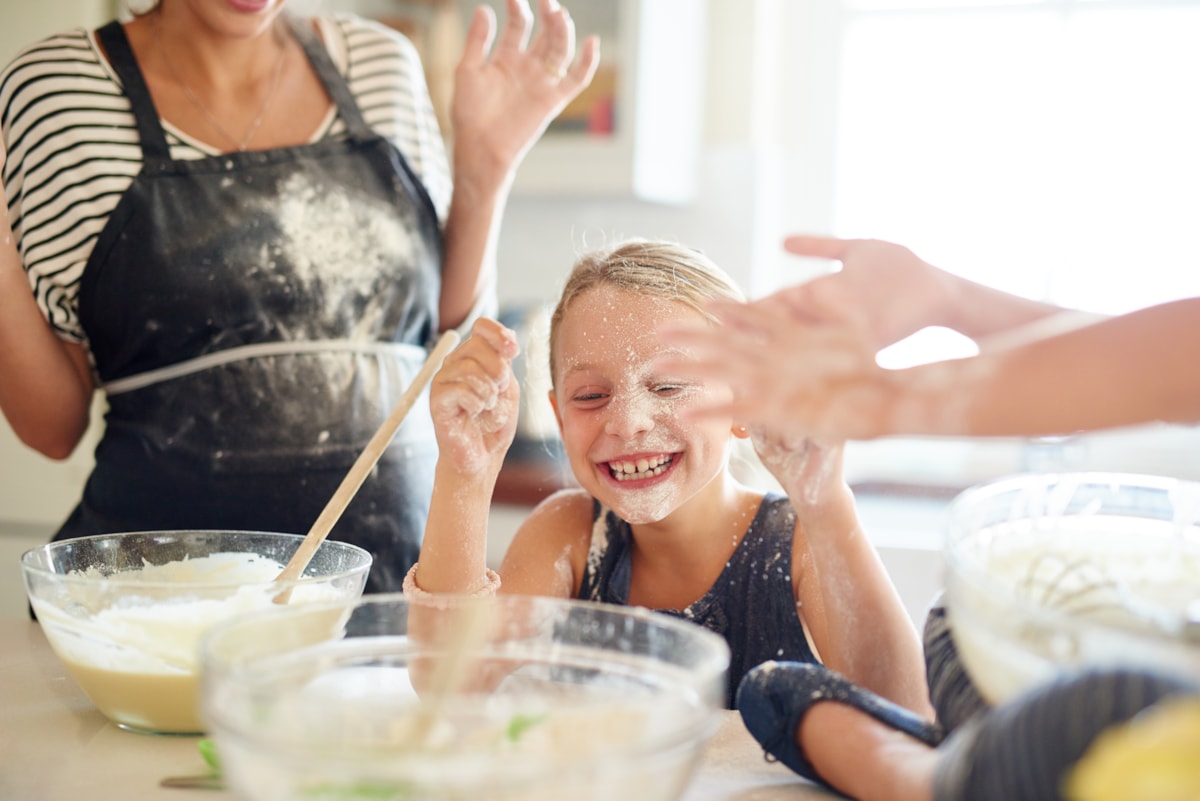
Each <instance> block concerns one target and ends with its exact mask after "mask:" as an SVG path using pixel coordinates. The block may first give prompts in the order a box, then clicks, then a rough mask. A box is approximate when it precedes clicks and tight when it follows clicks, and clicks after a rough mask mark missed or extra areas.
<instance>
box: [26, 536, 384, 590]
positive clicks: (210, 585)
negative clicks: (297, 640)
mask: <svg viewBox="0 0 1200 801" xmlns="http://www.w3.org/2000/svg"><path fill="white" fill-rule="evenodd" d="M214 534H232V535H239V534H241V535H253V536H255V537H266V538H269V539H276V540H283V541H294V542H295V543H296V546H297V548H299V546H300V543H301V542H303V540H304V535H303V534H292V533H289V532H284V531H260V530H255V529H221V528H197V529H147V530H144V531H116V532H108V533H104V534H89V535H86V536H82V537H69V538H65V539H61V540H51V541H50V542H45V543H42V544H41V545H35V546H34V547H32V548H30V549H28V550H26V551H25V552H23V553H22V554H21V573H22V576H23V577H27V576H29V575H35V576H38V577H40V578H43V579H48V580H53V581H55V582H59V583H64V584H71V585H74V584H78V585H84V584H93V585H95V584H98V583H103V585H104V586H105V587H114V588H121V589H124V588H130V589H135V588H141V589H146V590H151V589H164V588H170V587H190V588H203V589H205V590H210V589H211V590H221V589H236V588H239V587H269V586H276V585H277V586H280V587H293V586H303V585H305V584H311V583H317V582H320V583H326V582H329V581H332V580H337V579H342V578H350V577H353V576H356V575H359V574H366V573H368V572H369V571H370V569H371V567H372V565H373V563H374V555H373V554H372V553H371V552H370V551H368V550H367V549H366V548H363V547H361V546H359V545H355V544H354V543H350V542H343V541H341V540H335V539H325V540H324V541H323V542H322V543H321V544H320V546H319V547H318V549H317V550H318V551H319V550H320V549H321V548H325V547H327V546H328V547H330V548H334V549H337V550H345V551H347V552H349V553H357V554H359V555H361V556H365V557H366V559H365V563H364V564H362V565H359V566H357V567H352V568H348V569H345V570H339V571H335V572H331V573H322V574H320V575H311V574H305V575H301V576H300V577H298V578H296V579H291V580H287V581H276V580H275V579H271V580H269V581H254V582H246V581H195V582H180V581H146V580H144V579H135V578H122V577H121V576H122V574H121V573H116V574H112V575H107V576H104V577H103V581H102V582H98V581H97V579H96V577H94V576H85V575H80V574H78V573H76V572H71V573H60V572H58V571H55V570H47V569H46V568H44V567H42V566H40V565H37V564H34V563H33V559H34V555H35V554H48V553H50V552H51V551H54V550H56V549H59V548H62V547H66V546H68V545H71V544H75V543H79V542H87V541H92V542H95V541H99V540H117V539H121V538H133V537H146V538H147V539H152V538H154V537H164V536H177V537H181V538H186V537H189V536H199V535H214ZM227 553H237V552H236V551H229V552H227ZM246 553H250V552H249V551H246ZM197 558H199V557H197ZM176 561H177V560H176ZM131 572H132V571H131ZM26 588H27V589H28V579H27V578H26Z"/></svg>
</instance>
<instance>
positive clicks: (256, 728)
mask: <svg viewBox="0 0 1200 801" xmlns="http://www.w3.org/2000/svg"><path fill="white" fill-rule="evenodd" d="M201 652H202V657H201V659H202V671H201V673H202V699H203V701H202V711H203V714H204V717H205V720H206V721H207V724H208V730H209V731H210V733H211V735H212V736H213V738H214V739H215V741H216V746H217V751H218V753H219V754H220V758H221V765H222V769H223V771H224V773H225V779H226V784H227V786H228V787H230V789H232V790H233V791H234V793H235V794H237V795H238V797H239V798H242V799H246V801H300V800H301V799H314V798H331V799H332V798H338V799H368V798H369V799H373V801H400V800H401V799H403V801H450V800H451V799H463V800H464V801H465V800H466V799H470V800H471V801H477V799H482V798H486V799H489V801H542V800H543V799H545V800H546V801H549V800H550V799H553V800H554V801H560V799H572V801H589V800H590V799H596V800H597V801H598V800H599V799H605V801H611V800H612V799H619V798H631V799H632V798H636V799H639V801H673V800H674V799H677V798H678V797H679V796H680V795H681V794H682V792H683V791H684V789H685V788H686V786H687V784H688V782H689V781H690V779H691V777H692V776H693V774H694V772H695V769H696V767H697V764H698V761H699V759H700V757H701V755H702V753H703V749H704V746H705V744H706V742H707V740H708V739H709V737H710V735H711V734H712V732H713V730H714V728H715V726H716V724H717V723H718V722H719V716H718V715H717V710H718V708H719V707H720V706H721V704H722V703H723V700H724V698H725V682H726V672H727V669H728V664H729V649H728V646H727V645H726V643H725V641H724V639H722V638H721V637H719V636H718V635H716V634H714V633H712V632H710V631H708V630H706V629H704V628H702V627H700V626H697V625H695V624H692V623H688V622H685V621H681V620H676V619H674V618H671V617H668V616H665V615H661V614H658V613H654V612H650V611H647V610H644V609H637V608H631V607H619V606H609V605H604V604H597V603H588V602H582V601H571V600H562V599H553V598H542V597H529V596H499V597H495V598H490V599H469V598H461V597H456V596H435V597H433V598H432V599H422V600H412V601H410V600H408V599H406V598H405V597H404V596H401V595H374V596H368V597H364V598H363V599H361V600H360V601H358V602H355V603H345V604H333V605H311V606H306V607H296V608H286V609H284V608H281V609H271V610H265V611H263V612H258V613H254V614H250V615H246V616H242V617H240V618H238V619H236V620H231V621H228V622H226V623H223V624H221V625H219V626H217V627H214V628H213V629H212V630H211V631H210V632H209V633H208V634H207V635H206V636H205V638H204V639H203V641H202V644H201Z"/></svg>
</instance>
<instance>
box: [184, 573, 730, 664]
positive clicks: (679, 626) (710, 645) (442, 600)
mask: <svg viewBox="0 0 1200 801" xmlns="http://www.w3.org/2000/svg"><path fill="white" fill-rule="evenodd" d="M481 601H484V602H487V603H499V604H504V605H508V606H511V605H516V604H533V605H536V606H538V607H549V608H556V609H563V610H572V609H575V610H580V611H585V612H589V611H596V612H600V613H602V614H605V615H608V616H612V617H617V618H625V619H635V620H642V621H645V622H648V623H651V624H653V625H655V626H657V627H659V628H663V629H668V630H670V631H676V632H681V633H683V634H686V635H687V636H688V637H689V638H693V639H696V640H698V641H700V642H701V643H703V644H704V650H705V651H707V652H709V655H708V656H707V657H706V659H705V663H706V666H708V667H709V669H713V668H715V672H716V673H717V674H720V673H722V672H724V673H726V674H727V673H728V670H729V666H730V661H731V652H730V648H729V643H728V642H727V641H726V640H725V638H724V637H722V636H721V635H720V634H717V633H716V632H714V631H710V630H709V629H707V628H705V627H704V626H701V625H699V624H697V623H693V622H691V621H689V620H685V619H683V618H680V617H676V616H674V615H671V614H668V613H666V612H662V611H659V610H655V609H650V608H648V607H643V606H629V605H625V604H614V603H606V602H602V601H590V600H586V599H583V598H569V597H559V596H550V595H525V594H516V593H511V594H510V593H502V594H499V595H491V596H483V597H481V596H475V595H468V594H462V593H430V594H429V595H427V596H422V597H417V598H411V597H409V596H407V595H405V594H404V593H403V592H377V593H368V594H364V595H359V596H356V597H352V598H341V599H336V600H330V601H324V600H321V601H311V602H308V603H304V604H296V605H291V604H281V605H278V606H271V607H264V608H262V609H254V610H249V611H246V612H243V613H241V614H239V615H236V616H235V617H232V618H229V619H227V620H222V621H221V622H219V623H217V624H215V625H214V626H212V627H211V628H210V629H208V630H206V631H205V633H204V636H203V637H202V638H201V641H200V644H199V647H200V654H201V660H202V661H203V660H205V659H206V658H207V657H208V656H209V655H210V653H211V651H212V648H211V644H212V643H213V642H215V641H216V640H217V639H219V638H220V637H222V636H225V632H227V631H231V630H234V629H236V628H238V627H240V626H247V625H255V624H259V623H261V622H262V621H270V620H271V619H273V618H280V619H282V618H285V617H287V616H297V615H312V614H316V613H321V612H326V611H334V610H348V611H350V612H353V611H354V610H355V609H358V608H361V607H366V606H384V605H389V606H391V605H403V606H412V605H414V604H421V605H426V606H432V607H435V608H437V607H442V608H449V607H451V606H465V605H470V604H477V603H479V602H481ZM709 663H711V665H709Z"/></svg>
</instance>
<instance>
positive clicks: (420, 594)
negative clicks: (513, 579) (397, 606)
mask: <svg viewBox="0 0 1200 801" xmlns="http://www.w3.org/2000/svg"><path fill="white" fill-rule="evenodd" d="M499 589H500V574H499V573H497V572H496V571H495V570H491V569H488V568H484V572H483V583H482V584H481V585H479V586H478V587H475V588H474V589H472V590H469V591H465V592H456V593H441V592H426V591H425V590H423V589H421V588H420V587H418V586H417V566H416V565H413V566H412V567H410V568H409V569H408V573H406V574H405V576H404V584H403V585H402V587H401V591H402V592H403V593H404V594H405V595H407V596H409V597H410V598H431V597H435V596H438V595H469V596H471V597H480V596H484V595H495V594H496V592H497V590H499Z"/></svg>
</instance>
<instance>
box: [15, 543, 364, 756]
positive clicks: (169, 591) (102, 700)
mask: <svg viewBox="0 0 1200 801" xmlns="http://www.w3.org/2000/svg"><path fill="white" fill-rule="evenodd" d="M303 539H304V538H303V537H301V536H299V535H295V534H274V533H267V532H250V531H150V532H140V533H125V534H103V535H99V536H94V537H80V538H77V539H68V540H60V541H57V542H51V543H48V544H46V545H41V546H39V547H37V548H33V549H31V550H29V551H27V552H26V553H25V554H23V555H22V557H21V572H22V575H23V576H24V580H25V589H26V591H27V593H28V595H29V601H30V604H31V605H32V606H33V611H34V613H35V614H36V615H37V618H38V621H39V623H41V626H42V630H43V631H44V632H45V634H46V639H47V640H48V641H49V643H50V647H51V648H52V649H53V650H54V652H55V653H56V654H57V655H58V657H59V659H61V660H62V661H63V663H64V664H65V665H66V667H67V670H68V672H69V673H70V674H71V676H72V677H73V678H74V679H75V681H76V683H78V684H79V686H80V688H82V689H83V691H84V692H85V693H86V694H87V696H88V698H90V699H91V701H92V703H94V704H95V705H96V707H97V708H98V709H99V710H100V711H101V712H102V713H104V715H105V716H106V717H108V718H109V720H111V721H112V722H113V723H115V724H117V725H118V726H120V727H122V728H124V729H129V730H133V731H140V732H147V733H163V734H197V733H200V732H201V731H202V725H201V722H200V716H199V704H198V692H199V688H198V686H197V676H196V674H197V667H198V660H197V650H198V644H199V639H200V635H201V634H202V633H204V631H205V630H207V629H208V628H209V627H210V626H211V625H213V624H214V623H216V622H218V621H221V620H224V619H226V618H229V617H232V616H233V615H236V614H239V613H242V612H246V611H248V610H251V609H258V608H262V607H268V606H273V605H275V604H274V599H275V597H276V596H277V595H278V594H279V593H280V592H281V591H282V590H285V589H288V588H291V589H292V592H291V594H290V596H289V600H288V603H289V604H292V605H298V604H303V603H310V602H313V601H331V600H336V599H347V598H358V597H359V596H361V594H362V590H363V586H364V585H365V584H366V580H367V572H368V571H369V570H370V567H371V554H370V553H368V552H367V551H365V550H363V549H362V548H359V547H357V546H355V545H348V544H346V543H343V542H334V541H330V540H326V541H325V542H324V543H322V544H321V546H320V548H318V549H317V552H316V554H315V555H314V557H313V559H312V561H311V562H309V565H308V567H307V569H306V570H305V573H304V576H303V577H302V578H301V579H299V580H298V581H295V582H283V583H279V582H275V581H274V578H275V576H277V575H278V574H279V571H280V570H281V569H282V568H283V565H285V564H287V561H288V560H289V559H290V558H291V556H292V554H293V553H295V551H296V549H297V547H299V545H300V543H301V542H302V541H303Z"/></svg>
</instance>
